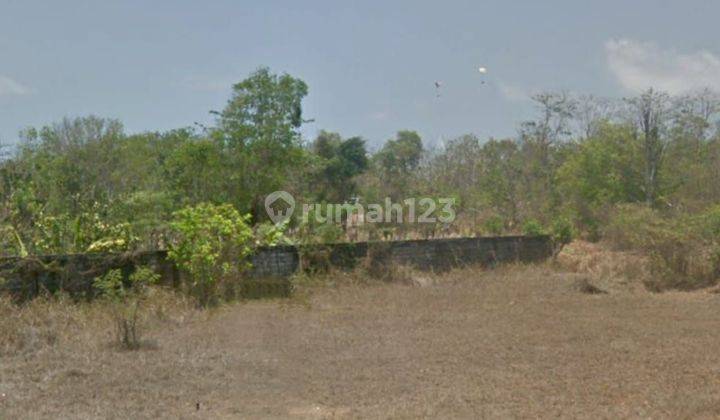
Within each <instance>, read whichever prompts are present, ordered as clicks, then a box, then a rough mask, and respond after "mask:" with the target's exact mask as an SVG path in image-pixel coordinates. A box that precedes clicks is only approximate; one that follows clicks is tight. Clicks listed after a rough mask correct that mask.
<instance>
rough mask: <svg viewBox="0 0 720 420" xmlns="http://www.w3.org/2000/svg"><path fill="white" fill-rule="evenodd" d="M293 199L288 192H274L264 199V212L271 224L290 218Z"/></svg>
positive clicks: (292, 209) (293, 204) (293, 205)
mask: <svg viewBox="0 0 720 420" xmlns="http://www.w3.org/2000/svg"><path fill="white" fill-rule="evenodd" d="M294 210H295V199H294V198H293V196H292V195H290V193H289V192H286V191H275V192H273V193H271V194H268V196H267V197H265V211H266V212H267V214H268V216H270V220H272V221H273V223H275V224H277V223H282V222H284V221H286V220H288V219H289V218H290V216H292V214H293V211H294Z"/></svg>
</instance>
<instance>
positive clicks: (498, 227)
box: [483, 215, 505, 235]
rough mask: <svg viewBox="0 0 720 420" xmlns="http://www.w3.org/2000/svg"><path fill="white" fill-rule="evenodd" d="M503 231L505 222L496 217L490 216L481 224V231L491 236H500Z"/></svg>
mask: <svg viewBox="0 0 720 420" xmlns="http://www.w3.org/2000/svg"><path fill="white" fill-rule="evenodd" d="M504 229H505V221H504V220H503V218H502V217H500V216H498V215H492V216H490V217H488V218H487V219H485V221H484V222H483V230H485V231H486V232H487V233H489V234H491V235H500V234H502V233H503V230H504Z"/></svg>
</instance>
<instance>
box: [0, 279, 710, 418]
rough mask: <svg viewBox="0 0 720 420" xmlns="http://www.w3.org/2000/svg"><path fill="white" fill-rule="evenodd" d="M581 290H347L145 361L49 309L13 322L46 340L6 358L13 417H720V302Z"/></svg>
mask: <svg viewBox="0 0 720 420" xmlns="http://www.w3.org/2000/svg"><path fill="white" fill-rule="evenodd" d="M582 276H587V274H574V273H562V272H558V271H556V269H555V268H552V267H550V266H549V265H547V266H544V265H543V266H528V267H525V266H518V267H502V268H499V269H498V270H495V271H492V272H483V271H480V270H458V271H454V272H450V273H446V274H445V275H442V276H433V275H425V280H424V281H423V282H415V283H414V284H415V285H414V286H412V285H400V284H393V283H387V282H379V281H372V280H367V279H366V280H363V279H361V278H357V277H353V274H344V275H335V276H330V277H328V278H326V279H325V280H322V281H318V282H316V284H315V285H313V284H309V282H302V284H301V287H300V289H301V293H300V295H299V296H300V297H298V298H294V299H285V300H266V301H252V302H246V303H238V304H233V305H227V306H225V307H223V308H221V309H219V310H217V311H215V312H213V313H211V314H209V315H204V316H196V317H194V318H193V320H192V321H189V322H188V321H185V322H177V320H176V321H172V318H171V320H166V321H157V322H158V323H157V324H156V325H154V326H153V328H151V329H150V330H149V331H148V332H147V335H148V337H151V338H152V339H154V340H155V341H156V345H155V346H154V347H152V348H147V349H145V350H141V351H136V352H130V351H118V350H117V349H115V348H112V347H110V346H108V344H107V343H108V340H109V337H108V336H103V334H102V331H104V328H105V327H104V325H105V323H106V322H107V321H108V320H103V318H102V317H103V315H102V314H101V313H102V311H101V310H100V309H99V308H97V307H95V306H92V305H91V306H90V307H89V308H88V307H78V308H72V307H71V308H70V309H68V308H65V309H60V310H58V309H55V308H52V307H53V305H54V304H53V303H51V302H38V303H36V305H38V306H37V308H28V309H27V311H28V312H31V313H32V314H30V313H24V312H23V313H21V314H16V315H13V316H15V317H16V318H15V319H22V320H23V321H22V322H24V324H23V325H27V326H32V327H33V328H35V329H36V330H37V331H38V332H37V333H33V334H34V335H33V334H30V335H29V336H28V337H37V338H21V339H16V341H15V342H17V343H25V344H22V345H17V344H14V345H13V348H14V350H13V351H10V352H6V353H5V354H4V355H3V356H0V395H2V394H4V395H5V397H0V418H58V417H63V418H128V417H132V418H157V417H163V418H238V417H244V418H267V417H271V418H286V417H291V418H332V417H361V418H367V417H400V418H414V417H432V418H438V417H439V418H448V417H454V418H458V417H460V418H471V417H472V418H475V417H496V418H508V417H548V418H550V417H552V418H556V417H564V418H598V417H599V418H616V417H660V418H683V417H685V418H697V417H707V418H712V417H718V416H720V397H718V390H720V375H719V374H718V373H719V370H720V352H717V350H716V349H717V348H718V345H720V335H719V334H718V332H717V331H718V326H719V325H718V324H719V322H718V321H717V308H718V304H720V295H718V294H712V293H704V292H692V293H679V292H669V293H663V294H652V293H635V292H632V291H628V290H626V289H623V288H617V289H612V292H611V293H608V294H587V293H583V292H582V291H581V290H579V289H578V287H577V283H578V279H579V278H581V277H582ZM332 277H335V279H336V280H334V281H333V280H331V278H332ZM318 283H322V287H320V286H318ZM419 286H422V287H419ZM34 305H35V304H34ZM43 305H46V306H43ZM63 306H67V305H63ZM2 310H4V311H8V309H7V308H5V309H2ZM45 310H47V311H60V312H57V313H55V315H54V316H48V317H44V318H45V320H41V319H43V317H42V316H40V315H38V313H40V312H42V311H45ZM83 311H87V312H83ZM11 312H12V310H11ZM170 312H172V313H182V312H183V311H182V310H180V311H177V312H176V311H175V310H172V311H170ZM50 313H52V312H50ZM55 317H59V320H55V321H49V320H48V319H49V318H55ZM89 319H92V321H89ZM53 322H54V323H53ZM171 326H172V328H170V327H171ZM3 328H6V327H3ZM56 328H60V331H61V332H60V333H59V336H58V337H56V338H54V339H46V338H44V337H46V335H45V334H44V333H41V331H54V330H55V329H56ZM3 331H5V330H3ZM63 331H65V332H63ZM3 334H7V333H6V332H3ZM21 336H22V337H25V336H24V335H22V334H21ZM32 343H36V344H32ZM37 343H39V344H37Z"/></svg>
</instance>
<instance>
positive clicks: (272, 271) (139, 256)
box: [0, 236, 552, 299]
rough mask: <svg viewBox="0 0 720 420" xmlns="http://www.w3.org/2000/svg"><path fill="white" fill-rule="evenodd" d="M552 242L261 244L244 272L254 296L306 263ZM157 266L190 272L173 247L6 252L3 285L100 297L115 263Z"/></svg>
mask: <svg viewBox="0 0 720 420" xmlns="http://www.w3.org/2000/svg"><path fill="white" fill-rule="evenodd" d="M551 254H552V244H551V241H550V238H548V237H547V236H535V237H525V236H503V237H492V238H454V239H434V240H416V241H394V242H370V243H367V242H361V243H352V244H350V243H348V244H332V245H324V246H306V247H294V246H278V247H272V248H259V249H258V250H257V252H256V253H255V254H254V255H253V256H252V257H251V263H252V269H251V270H250V272H249V273H248V276H246V278H245V279H243V280H242V284H243V286H242V287H243V288H244V290H243V293H244V295H247V296H262V295H267V294H281V295H284V294H288V293H290V284H289V281H288V279H289V277H290V276H291V275H292V274H293V273H295V272H296V271H298V270H299V269H300V267H301V266H302V268H304V269H310V270H312V269H324V268H327V267H330V266H333V267H339V268H343V269H352V268H353V267H355V266H356V265H357V264H358V263H359V262H361V261H362V260H363V259H364V258H367V257H370V258H373V259H376V260H382V262H383V263H389V264H402V265H408V266H413V267H415V268H417V269H420V270H434V271H443V270H448V269H451V268H453V267H460V266H465V265H483V266H493V265H495V264H497V263H501V262H511V261H522V262H532V261H540V260H543V259H545V258H548V257H549V256H550V255H551ZM140 265H145V266H150V267H153V268H154V269H155V270H156V271H157V272H158V273H159V274H160V275H161V279H162V282H163V283H164V284H167V285H171V286H174V287H177V286H179V285H180V284H181V283H182V282H183V275H182V273H180V272H179V270H178V269H177V268H176V267H175V266H174V265H173V264H172V263H171V262H170V261H169V260H168V258H167V251H149V252H140V253H135V254H101V253H97V254H73V255H47V256H42V257H38V258H32V259H30V258H26V259H22V258H0V279H4V282H3V284H2V285H0V289H5V290H6V291H9V292H11V293H12V294H13V295H15V296H16V297H18V298H19V299H28V298H32V297H34V296H37V295H38V294H39V293H40V292H41V291H43V290H46V291H48V292H50V293H54V292H57V291H64V292H66V293H69V294H71V295H73V296H76V297H92V296H93V294H94V291H93V288H92V281H93V279H94V278H95V277H97V276H99V275H102V274H104V273H106V272H107V271H109V270H112V269H121V270H122V271H123V273H124V274H125V275H126V276H127V275H129V274H130V273H132V271H133V270H134V268H135V267H136V266H140Z"/></svg>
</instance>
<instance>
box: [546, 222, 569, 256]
mask: <svg viewBox="0 0 720 420" xmlns="http://www.w3.org/2000/svg"><path fill="white" fill-rule="evenodd" d="M550 235H551V237H552V241H553V246H554V248H555V250H554V255H555V256H557V254H559V253H560V251H562V249H563V247H564V246H565V245H567V244H569V243H570V242H572V240H573V236H574V229H573V224H572V222H570V219H568V218H566V217H558V218H556V219H555V220H554V221H553V224H552V227H551V229H550Z"/></svg>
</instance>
